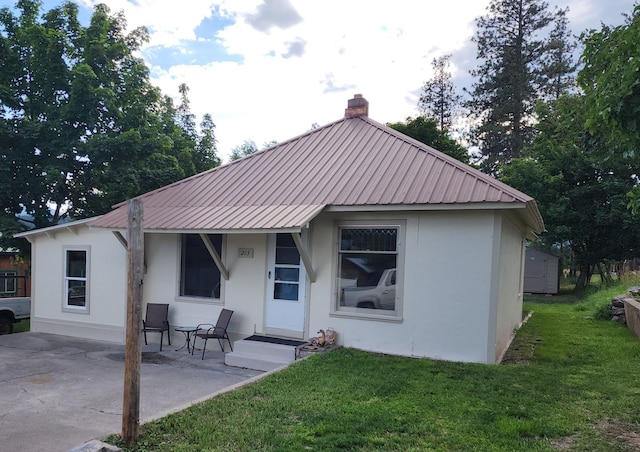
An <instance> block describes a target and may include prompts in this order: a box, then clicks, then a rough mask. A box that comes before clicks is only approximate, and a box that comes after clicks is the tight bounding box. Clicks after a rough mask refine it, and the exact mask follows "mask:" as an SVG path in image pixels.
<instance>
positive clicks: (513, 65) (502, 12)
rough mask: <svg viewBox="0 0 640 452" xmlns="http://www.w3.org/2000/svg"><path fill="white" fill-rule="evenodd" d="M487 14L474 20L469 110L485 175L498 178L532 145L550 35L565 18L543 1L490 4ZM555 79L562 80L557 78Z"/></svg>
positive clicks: (507, 0) (508, 0)
mask: <svg viewBox="0 0 640 452" xmlns="http://www.w3.org/2000/svg"><path fill="white" fill-rule="evenodd" d="M488 10H489V12H488V14H487V15H486V16H482V17H480V18H478V19H476V26H477V30H476V35H475V36H474V38H473V41H474V42H476V43H477V46H478V49H477V59H478V60H479V61H480V65H479V66H478V67H477V68H476V69H474V70H472V71H471V75H472V76H474V77H477V81H476V82H475V83H474V85H473V86H472V89H471V92H470V94H471V99H470V100H469V101H468V102H467V103H466V106H467V107H468V108H469V110H470V111H471V113H472V115H473V116H474V117H475V118H476V120H477V121H478V122H479V125H478V126H477V127H476V128H475V129H474V130H473V133H472V141H473V143H474V144H475V145H477V146H478V147H479V148H480V154H481V164H480V166H481V169H482V170H483V171H485V172H487V173H489V174H494V175H495V174H498V173H499V168H500V166H501V165H502V164H504V163H508V162H509V161H510V160H511V159H513V158H515V157H519V156H520V154H521V152H522V149H524V147H525V146H526V145H528V144H529V143H531V140H532V139H533V135H534V121H533V112H534V106H535V102H536V100H537V98H538V97H539V95H540V92H541V85H542V84H543V83H545V82H546V81H547V80H548V78H549V77H548V76H545V74H544V64H543V63H544V58H545V55H546V53H547V52H548V51H549V49H550V48H551V47H550V45H549V42H548V38H547V29H548V27H549V25H550V24H552V23H553V22H554V21H555V20H561V19H562V18H563V17H565V11H564V10H558V9H556V10H555V11H554V12H553V13H551V12H549V11H548V4H547V3H546V2H544V1H541V0H492V1H491V3H490V4H489V7H488ZM556 77H558V75H557V74H556Z"/></svg>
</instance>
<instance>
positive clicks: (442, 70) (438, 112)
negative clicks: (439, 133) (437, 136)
mask: <svg viewBox="0 0 640 452" xmlns="http://www.w3.org/2000/svg"><path fill="white" fill-rule="evenodd" d="M450 64H451V55H444V56H441V57H439V58H434V59H433V62H432V63H431V65H432V67H433V70H434V75H433V78H431V79H430V80H427V81H426V82H425V83H424V85H423V87H422V94H421V95H420V100H419V101H418V108H419V110H420V112H421V113H422V114H423V115H425V116H428V117H430V118H434V119H436V120H437V121H438V127H439V128H440V130H445V129H451V126H452V123H453V119H454V118H455V116H456V113H457V109H458V108H459V106H460V103H461V102H462V96H460V95H459V94H457V93H456V91H455V87H454V86H453V82H452V81H451V72H450V71H449V66H450Z"/></svg>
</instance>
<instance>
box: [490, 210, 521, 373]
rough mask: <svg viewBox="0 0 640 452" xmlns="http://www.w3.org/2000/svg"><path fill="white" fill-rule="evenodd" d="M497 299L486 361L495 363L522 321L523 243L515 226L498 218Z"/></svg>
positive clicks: (508, 219)
mask: <svg viewBox="0 0 640 452" xmlns="http://www.w3.org/2000/svg"><path fill="white" fill-rule="evenodd" d="M499 245H500V254H499V263H498V268H499V273H498V278H499V281H498V299H497V310H496V311H497V312H496V325H495V339H494V341H493V343H491V344H489V345H490V347H489V349H488V350H487V359H488V362H496V360H498V359H499V358H500V356H501V355H502V353H503V352H504V351H506V349H507V348H508V347H509V345H510V343H511V340H512V339H513V335H514V329H515V328H517V327H518V326H519V325H520V323H521V322H522V302H523V279H524V254H525V242H524V237H523V235H522V232H521V231H520V229H519V228H518V226H517V225H516V224H515V223H514V222H513V221H512V220H511V219H510V218H509V217H508V216H507V215H503V216H502V218H501V234H500V242H499Z"/></svg>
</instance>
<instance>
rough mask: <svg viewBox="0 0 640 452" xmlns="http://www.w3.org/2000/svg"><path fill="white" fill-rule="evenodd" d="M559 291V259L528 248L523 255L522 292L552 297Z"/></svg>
mask: <svg viewBox="0 0 640 452" xmlns="http://www.w3.org/2000/svg"><path fill="white" fill-rule="evenodd" d="M559 289H560V258H559V257H556V256H554V255H553V254H549V253H545V252H544V251H541V250H538V249H535V248H529V249H527V251H526V253H525V265H524V291H525V292H527V293H544V294H550V295H554V294H557V293H558V290H559Z"/></svg>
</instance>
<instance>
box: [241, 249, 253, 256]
mask: <svg viewBox="0 0 640 452" xmlns="http://www.w3.org/2000/svg"><path fill="white" fill-rule="evenodd" d="M238 257H248V258H253V248H238Z"/></svg>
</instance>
